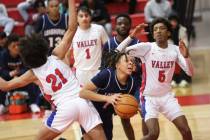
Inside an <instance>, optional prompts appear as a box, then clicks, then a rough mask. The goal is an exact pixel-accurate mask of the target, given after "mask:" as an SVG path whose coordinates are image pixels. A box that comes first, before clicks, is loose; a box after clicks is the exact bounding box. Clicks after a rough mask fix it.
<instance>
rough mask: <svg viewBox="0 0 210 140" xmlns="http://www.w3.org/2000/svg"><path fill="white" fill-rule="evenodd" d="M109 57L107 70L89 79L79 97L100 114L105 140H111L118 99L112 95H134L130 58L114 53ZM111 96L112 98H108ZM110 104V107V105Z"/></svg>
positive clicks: (118, 96) (134, 88)
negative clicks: (89, 101)
mask: <svg viewBox="0 0 210 140" xmlns="http://www.w3.org/2000/svg"><path fill="white" fill-rule="evenodd" d="M113 53H114V54H113V55H112V56H110V57H112V58H111V59H110V61H109V62H110V64H109V65H108V66H109V68H106V69H103V70H102V71H100V72H99V73H98V74H97V75H96V76H95V77H93V78H92V79H91V82H88V83H87V84H86V85H84V87H83V88H82V90H81V92H80V97H82V98H85V99H90V100H92V101H95V102H93V104H94V106H95V108H96V109H97V111H98V112H99V114H100V117H101V119H102V121H103V128H104V131H105V134H106V137H107V140H112V137H113V135H112V130H113V122H112V119H113V113H114V110H113V106H112V105H114V104H115V103H116V102H117V99H118V98H120V94H114V93H128V94H134V92H135V90H136V87H135V86H134V85H135V81H134V79H133V77H132V76H131V74H132V69H133V63H132V61H131V58H130V57H128V56H127V55H126V54H125V53H116V52H113ZM109 95H112V96H109ZM113 96H115V97H116V98H113V100H112V101H111V102H108V103H110V104H106V102H107V101H106V100H107V98H112V97H113ZM111 104H112V105H111Z"/></svg>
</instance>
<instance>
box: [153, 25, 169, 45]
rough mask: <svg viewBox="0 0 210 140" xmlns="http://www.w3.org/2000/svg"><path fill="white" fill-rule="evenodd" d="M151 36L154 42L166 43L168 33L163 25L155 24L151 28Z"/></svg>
mask: <svg viewBox="0 0 210 140" xmlns="http://www.w3.org/2000/svg"><path fill="white" fill-rule="evenodd" d="M153 36H154V39H155V40H156V42H167V40H168V37H169V36H170V32H169V31H168V28H167V27H166V26H165V25H164V24H163V23H157V24H155V25H154V27H153Z"/></svg>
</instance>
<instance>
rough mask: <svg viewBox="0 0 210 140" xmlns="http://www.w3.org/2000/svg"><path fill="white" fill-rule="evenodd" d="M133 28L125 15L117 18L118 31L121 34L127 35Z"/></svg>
mask: <svg viewBox="0 0 210 140" xmlns="http://www.w3.org/2000/svg"><path fill="white" fill-rule="evenodd" d="M130 28H131V23H130V22H129V20H128V19H127V18H125V17H119V18H118V19H117V20H116V31H117V34H119V35H120V36H127V35H128V34H129V31H130Z"/></svg>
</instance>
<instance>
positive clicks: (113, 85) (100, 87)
mask: <svg viewBox="0 0 210 140" xmlns="http://www.w3.org/2000/svg"><path fill="white" fill-rule="evenodd" d="M91 81H92V82H93V83H94V85H95V86H96V87H97V93H98V94H103V95H110V94H113V93H125V94H126V93H127V94H132V95H134V94H135V91H136V88H138V87H136V86H135V85H136V84H135V81H134V78H133V77H132V76H129V77H128V81H127V82H126V85H121V84H120V82H119V81H118V80H117V76H116V72H115V70H114V69H112V68H107V69H104V70H102V71H100V72H99V73H98V74H97V75H96V76H94V77H93V78H92V79H91ZM93 103H94V106H95V107H96V109H97V110H98V112H99V113H100V114H103V115H110V114H112V113H113V107H112V105H109V106H108V107H107V108H106V109H103V106H104V105H105V103H104V102H93Z"/></svg>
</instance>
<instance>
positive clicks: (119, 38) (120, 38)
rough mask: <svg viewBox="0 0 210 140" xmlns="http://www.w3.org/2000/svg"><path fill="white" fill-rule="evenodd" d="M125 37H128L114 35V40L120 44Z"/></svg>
mask: <svg viewBox="0 0 210 140" xmlns="http://www.w3.org/2000/svg"><path fill="white" fill-rule="evenodd" d="M127 37H128V35H126V36H121V35H116V40H117V41H118V42H120V43H121V42H122V41H123V40H125V39H126V38H127Z"/></svg>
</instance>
